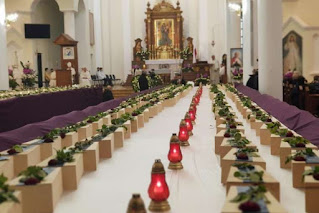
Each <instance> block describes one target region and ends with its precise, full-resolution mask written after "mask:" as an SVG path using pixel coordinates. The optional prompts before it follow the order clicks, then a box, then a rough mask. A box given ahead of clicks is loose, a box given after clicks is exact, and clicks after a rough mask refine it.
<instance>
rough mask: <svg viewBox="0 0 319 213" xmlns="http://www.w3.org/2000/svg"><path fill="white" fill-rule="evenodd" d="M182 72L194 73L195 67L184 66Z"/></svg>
mask: <svg viewBox="0 0 319 213" xmlns="http://www.w3.org/2000/svg"><path fill="white" fill-rule="evenodd" d="M182 72H194V69H193V66H192V65H191V64H184V66H183V68H182Z"/></svg>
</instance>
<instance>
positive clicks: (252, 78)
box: [246, 69, 259, 91]
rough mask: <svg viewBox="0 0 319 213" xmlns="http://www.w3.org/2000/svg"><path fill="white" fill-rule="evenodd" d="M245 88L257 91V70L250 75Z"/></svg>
mask: <svg viewBox="0 0 319 213" xmlns="http://www.w3.org/2000/svg"><path fill="white" fill-rule="evenodd" d="M246 86H247V87H250V88H252V89H254V90H257V91H258V89H259V86H258V70H257V69H254V70H253V74H252V75H250V78H249V79H248V81H247V84H246Z"/></svg>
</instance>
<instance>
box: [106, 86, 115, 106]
mask: <svg viewBox="0 0 319 213" xmlns="http://www.w3.org/2000/svg"><path fill="white" fill-rule="evenodd" d="M113 99H114V96H113V93H112V86H111V85H108V86H107V87H106V89H105V90H104V92H103V101H104V102H105V101H110V100H113Z"/></svg>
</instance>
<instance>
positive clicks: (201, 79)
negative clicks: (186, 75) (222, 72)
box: [195, 74, 210, 86]
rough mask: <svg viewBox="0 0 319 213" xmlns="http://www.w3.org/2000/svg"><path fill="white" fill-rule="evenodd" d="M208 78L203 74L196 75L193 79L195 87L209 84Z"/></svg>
mask: <svg viewBox="0 0 319 213" xmlns="http://www.w3.org/2000/svg"><path fill="white" fill-rule="evenodd" d="M209 81H210V80H209V78H208V75H206V74H204V75H202V74H198V75H197V78H196V79H195V86H199V85H200V83H202V85H207V84H208V83H209Z"/></svg>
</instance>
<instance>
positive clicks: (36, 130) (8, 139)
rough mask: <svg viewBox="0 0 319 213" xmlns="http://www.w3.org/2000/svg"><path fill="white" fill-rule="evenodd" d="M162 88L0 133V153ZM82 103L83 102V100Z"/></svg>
mask: <svg viewBox="0 0 319 213" xmlns="http://www.w3.org/2000/svg"><path fill="white" fill-rule="evenodd" d="M162 87H163V86H159V87H156V88H152V89H149V90H146V91H143V92H140V93H135V94H133V95H131V96H129V97H126V98H120V99H115V100H111V101H107V102H102V103H100V104H98V105H95V106H89V107H87V108H86V109H84V110H77V111H72V112H69V113H67V114H64V115H59V116H55V117H52V118H50V119H49V120H46V121H42V122H37V123H32V124H27V125H25V126H23V127H21V128H19V129H15V130H12V131H8V132H3V133H0V151H3V150H6V149H9V148H11V147H12V146H14V145H16V144H22V143H25V142H27V141H31V140H33V139H35V138H37V137H39V136H43V135H45V134H46V133H48V132H50V131H51V130H52V129H55V128H62V127H65V126H68V125H71V124H75V123H77V122H80V121H83V120H84V119H86V118H87V117H88V116H94V115H96V114H98V113H100V112H105V111H107V110H109V109H113V108H116V107H117V106H119V105H120V104H121V102H122V101H125V100H127V99H129V98H132V97H135V96H137V95H141V94H146V93H150V92H152V91H154V90H156V89H160V88H162ZM82 100H83V99H82ZM83 101H85V99H84V100H83Z"/></svg>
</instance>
